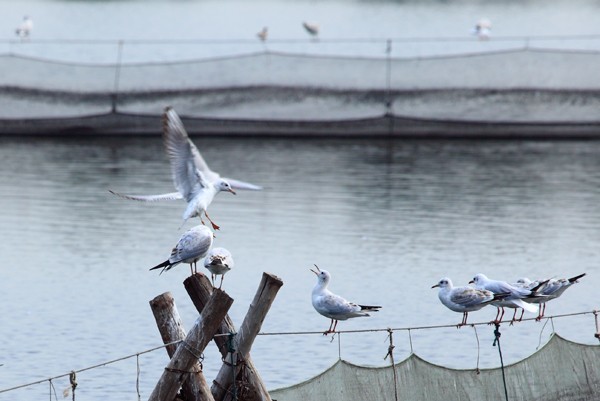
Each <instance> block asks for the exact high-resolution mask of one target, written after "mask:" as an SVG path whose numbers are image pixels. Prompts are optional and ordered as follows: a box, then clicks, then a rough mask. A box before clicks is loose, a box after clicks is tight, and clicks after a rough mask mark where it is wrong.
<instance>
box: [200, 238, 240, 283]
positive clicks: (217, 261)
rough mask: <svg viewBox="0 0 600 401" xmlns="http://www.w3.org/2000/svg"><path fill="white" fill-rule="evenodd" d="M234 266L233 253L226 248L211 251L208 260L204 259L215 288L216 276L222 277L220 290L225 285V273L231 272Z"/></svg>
mask: <svg viewBox="0 0 600 401" xmlns="http://www.w3.org/2000/svg"><path fill="white" fill-rule="evenodd" d="M233 266H234V263H233V256H231V252H229V251H228V250H227V249H225V248H213V249H211V250H210V251H209V252H208V255H207V256H206V259H204V267H206V268H207V269H208V271H209V272H210V276H211V281H212V285H213V287H214V286H215V279H216V276H218V275H220V276H221V284H219V289H220V288H221V286H222V285H223V278H224V276H225V273H227V272H228V271H229V270H231V269H232V268H233Z"/></svg>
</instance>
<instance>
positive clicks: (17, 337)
mask: <svg viewBox="0 0 600 401" xmlns="http://www.w3.org/2000/svg"><path fill="white" fill-rule="evenodd" d="M195 142H196V144H197V145H198V147H199V148H200V150H201V151H202V152H203V153H204V155H205V158H206V159H207V161H208V162H209V164H210V165H211V166H212V167H213V168H214V169H215V170H217V171H220V172H222V173H224V174H226V175H228V176H232V177H236V178H240V179H244V180H248V181H251V182H254V183H257V184H261V185H263V186H265V190H264V191H262V192H242V193H239V194H238V196H235V197H234V196H232V195H230V194H221V195H219V196H218V197H217V199H216V201H215V202H214V203H213V205H212V206H211V216H212V217H213V219H214V220H215V221H216V222H217V223H218V224H220V225H221V226H222V230H221V231H220V232H219V233H218V234H217V238H216V239H215V245H219V246H225V247H227V248H229V249H230V250H231V251H232V253H233V254H234V257H235V259H236V268H235V270H233V271H231V272H230V273H229V274H228V275H227V276H226V278H225V281H224V289H225V290H226V291H227V292H228V293H229V294H230V295H231V296H232V297H233V298H234V299H235V302H234V304H233V306H232V309H231V310H230V314H231V316H232V318H233V320H234V322H236V324H237V325H239V324H240V323H241V321H242V319H243V317H244V315H245V313H246V311H247V309H248V305H249V303H250V301H251V299H252V298H253V296H254V294H255V291H256V288H257V286H258V283H259V281H260V276H261V273H262V272H263V271H267V272H271V273H274V274H276V275H278V276H280V277H281V278H282V279H283V281H284V286H283V287H282V289H281V291H280V292H279V294H278V297H277V299H276V300H275V303H274V305H273V307H272V309H271V311H270V313H269V315H268V316H267V319H266V321H265V323H264V325H263V331H264V332H290V331H317V330H324V329H326V328H327V326H328V324H329V321H328V319H326V318H324V317H322V316H320V315H318V314H317V313H316V312H315V311H314V310H313V308H312V306H311V304H310V292H311V290H312V287H313V285H314V283H315V277H314V275H313V274H312V273H310V272H309V271H308V269H309V268H310V267H311V266H312V265H313V264H314V263H316V264H318V265H319V266H320V267H322V268H325V269H328V270H330V272H331V273H332V276H333V278H332V284H331V287H332V289H333V290H334V291H335V292H337V293H340V294H342V295H345V296H346V297H348V298H351V299H352V300H355V301H359V302H364V303H376V304H381V305H383V310H382V311H381V312H380V313H378V314H375V315H374V316H372V317H370V318H364V319H354V320H351V321H347V322H341V323H340V325H339V326H338V328H339V329H342V330H353V329H371V328H386V327H394V328H399V327H414V326H424V325H437V324H453V323H458V322H459V321H460V318H461V315H460V314H457V313H454V312H451V311H449V310H447V309H446V308H445V307H443V306H442V305H441V304H440V303H439V301H438V299H437V294H436V291H435V290H432V289H431V288H430V287H431V285H433V284H435V283H436V282H437V281H438V280H439V278H441V277H442V276H449V277H451V278H452V279H453V280H454V282H455V284H466V283H467V282H468V281H469V280H470V278H471V277H472V276H473V275H474V274H476V273H478V272H484V273H487V274H488V275H489V276H490V277H493V278H501V279H507V280H514V279H516V278H518V277H520V276H524V275H525V276H529V277H531V278H537V277H548V276H572V275H575V274H578V273H581V272H587V273H588V276H587V277H585V278H584V279H583V280H582V281H581V283H580V284H577V286H576V287H574V288H572V289H570V290H569V291H567V292H566V293H565V294H564V295H563V296H562V297H561V298H560V299H559V300H556V301H553V302H552V303H550V304H549V305H548V310H547V315H552V314H561V313H571V312H582V311H591V310H593V309H598V307H599V303H598V295H597V294H598V292H597V288H598V285H600V278H599V277H600V269H599V267H598V260H599V258H600V247H599V246H598V245H599V241H600V192H599V190H598V188H600V158H599V157H598V154H599V152H600V143H599V142H471V141H456V142H451V141H417V142H411V141H350V140H346V141H334V140H313V141H301V140H290V139H288V140H267V139H261V140H258V139H244V140H241V139H236V140H228V139H208V138H195ZM0 161H1V163H2V171H3V174H2V175H0V188H1V191H2V193H1V199H2V201H1V205H2V207H1V208H0V227H2V231H1V232H2V234H1V235H2V238H1V241H0V255H2V265H1V267H0V272H1V274H0V277H1V280H0V291H1V292H2V294H3V302H2V303H0V319H1V321H0V338H1V339H2V341H0V365H2V366H0V389H3V388H8V387H12V386H15V385H19V384H22V383H26V382H31V381H35V380H38V379H44V378H48V377H51V376H54V375H59V374H63V373H66V372H69V371H70V370H72V369H81V368H84V367H87V366H91V365H94V364H97V363H102V362H105V361H109V360H112V359H115V358H119V357H122V356H125V355H129V354H135V353H137V352H140V351H143V350H146V349H149V348H152V347H154V346H157V345H159V344H160V342H161V341H160V336H159V334H158V330H157V329H156V327H155V324H154V319H153V316H152V313H151V310H150V308H149V305H148V301H149V300H150V299H152V298H154V297H155V296H156V295H159V294H161V293H163V292H165V291H171V292H172V293H173V295H174V296H175V299H176V301H177V306H178V309H179V312H180V314H181V315H182V319H183V320H184V323H185V326H186V327H187V328H189V327H191V325H192V324H193V322H194V321H195V318H196V313H195V310H194V307H193V305H192V304H191V301H189V299H188V298H187V295H186V293H185V290H184V288H183V285H182V281H183V280H184V279H185V278H186V276H187V274H188V267H187V266H180V267H178V268H176V269H174V270H172V271H170V272H168V273H165V274H163V275H161V276H159V275H158V274H155V272H148V268H149V267H151V266H154V265H155V264H157V263H159V262H161V261H163V260H164V259H166V257H167V256H168V254H169V252H170V250H171V247H172V246H173V245H174V244H175V242H176V241H177V239H178V238H179V235H180V234H181V232H182V231H181V230H178V227H179V225H180V224H181V220H180V216H181V213H182V212H183V207H184V205H183V202H173V203H163V204H152V205H144V204H139V203H135V202H127V201H124V200H120V199H117V198H115V197H112V196H111V195H110V194H109V193H108V191H107V190H108V189H109V188H112V189H116V190H122V191H134V192H139V193H156V192H161V191H170V190H172V183H171V181H170V174H169V168H168V162H167V160H166V157H165V155H164V152H163V149H162V144H161V140H160V138H158V137H157V138H128V139H91V138H90V139H81V140H73V139H35V140H31V139H29V140H27V141H25V140H23V141H22V140H19V139H8V138H2V139H0ZM193 224H195V223H191V222H188V224H187V225H186V226H185V228H189V227H191V226H192V225H193ZM494 315H495V309H494V308H489V309H484V310H482V311H480V312H477V313H473V314H471V316H470V321H472V322H475V321H487V320H490V319H492V318H493V316H494ZM553 323H554V327H555V330H556V331H557V332H558V333H560V334H561V335H563V336H564V337H566V338H568V339H571V340H574V341H577V342H582V343H589V344H594V342H595V341H596V340H595V339H594V338H593V333H594V324H593V316H591V315H585V316H581V317H572V318H563V319H555V320H554V322H553ZM542 327H543V324H542V323H535V322H524V323H521V324H518V325H516V326H514V327H504V326H503V328H502V330H503V336H502V341H503V343H502V346H503V353H504V357H505V361H506V362H507V363H512V362H515V361H518V360H520V359H522V358H523V357H525V356H527V355H529V354H531V353H533V352H534V351H535V349H536V347H537V346H538V343H539V342H540V341H541V342H542V344H543V343H545V341H546V340H547V339H548V336H549V334H550V332H551V324H550V323H548V324H547V326H546V327H545V328H544V330H543V331H542ZM478 335H479V339H480V343H481V361H480V367H493V366H498V365H499V361H498V355H497V349H496V348H495V347H492V341H493V333H492V328H488V327H487V326H486V327H483V326H481V327H479V328H478ZM411 340H412V347H413V349H414V351H415V352H416V353H417V354H419V355H420V356H422V357H424V358H425V359H427V360H429V361H431V362H434V363H437V364H442V365H445V366H450V367H460V368H474V367H475V365H476V360H477V340H476V337H475V333H474V331H473V329H472V328H463V329H461V330H456V329H454V328H452V329H442V330H421V331H412V332H411ZM394 341H395V344H396V350H395V351H396V360H401V359H404V358H406V357H407V356H408V355H409V353H410V351H411V342H410V341H409V337H408V336H407V334H406V332H405V331H399V332H396V333H395V335H394ZM596 342H597V341H596ZM387 347H388V343H387V340H386V333H367V334H344V335H343V336H342V337H341V346H340V344H338V340H337V338H336V340H335V341H333V342H330V339H329V338H326V337H323V336H321V335H290V336H261V337H259V338H258V339H257V341H256V343H255V345H254V348H253V351H252V356H253V359H254V361H255V363H256V365H257V367H258V369H259V370H260V372H261V374H262V376H263V378H264V379H265V380H266V382H267V385H268V387H269V388H275V387H280V386H283V385H289V384H294V383H297V382H299V381H302V380H305V379H307V378H310V377H312V376H313V375H316V374H318V373H320V372H321V371H322V370H324V369H325V368H327V367H328V366H330V365H331V364H333V363H334V362H335V360H336V359H337V358H338V356H339V350H341V356H342V357H343V358H344V359H346V360H349V361H351V362H354V363H358V364H367V365H374V366H383V365H385V364H386V363H388V362H386V361H384V360H383V357H384V356H385V354H386V352H387ZM214 348H215V347H213V346H212V345H211V346H209V348H208V349H207V352H206V353H205V354H206V358H205V361H204V367H205V374H206V376H207V379H208V380H209V381H211V380H212V379H213V378H214V375H215V372H216V371H217V370H218V369H219V367H220V356H218V355H217V353H216V351H215V349H214ZM139 362H140V368H141V374H140V386H141V395H142V398H147V397H148V396H149V394H150V392H151V390H152V388H153V386H154V384H155V382H156V380H157V378H158V377H159V376H160V374H161V373H162V368H163V367H164V365H165V364H166V362H167V360H166V354H165V353H164V351H162V350H159V351H155V352H152V353H149V354H144V355H142V356H140V359H139ZM78 381H79V387H78V389H77V392H78V397H85V399H89V400H100V399H106V398H107V397H109V398H111V399H115V400H131V399H133V398H134V397H136V387H135V386H136V359H135V358H133V359H128V360H126V361H123V362H119V363H116V364H112V365H109V366H106V367H103V368H99V369H94V370H91V371H88V372H85V373H81V374H79V375H78ZM54 385H55V388H56V389H57V392H58V393H60V392H61V391H62V389H63V388H65V387H67V385H68V380H67V379H64V378H63V379H58V380H56V381H55V382H54ZM48 392H49V386H48V383H47V382H45V383H43V384H40V385H37V386H33V387H30V388H27V389H23V390H18V391H15V392H9V393H3V394H0V400H14V399H19V400H29V399H30V400H34V399H40V398H42V397H47V396H48Z"/></svg>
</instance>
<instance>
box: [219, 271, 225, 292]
mask: <svg viewBox="0 0 600 401" xmlns="http://www.w3.org/2000/svg"><path fill="white" fill-rule="evenodd" d="M223 277H224V274H221V284H219V289H221V286H222V285H223Z"/></svg>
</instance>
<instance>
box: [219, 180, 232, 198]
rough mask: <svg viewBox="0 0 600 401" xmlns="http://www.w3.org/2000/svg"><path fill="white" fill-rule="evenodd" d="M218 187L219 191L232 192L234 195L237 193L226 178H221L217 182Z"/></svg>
mask: <svg viewBox="0 0 600 401" xmlns="http://www.w3.org/2000/svg"><path fill="white" fill-rule="evenodd" d="M217 189H218V190H219V191H226V192H231V193H232V194H234V195H235V194H236V193H235V191H234V190H233V188H232V187H231V184H229V183H228V182H227V181H225V180H219V182H217Z"/></svg>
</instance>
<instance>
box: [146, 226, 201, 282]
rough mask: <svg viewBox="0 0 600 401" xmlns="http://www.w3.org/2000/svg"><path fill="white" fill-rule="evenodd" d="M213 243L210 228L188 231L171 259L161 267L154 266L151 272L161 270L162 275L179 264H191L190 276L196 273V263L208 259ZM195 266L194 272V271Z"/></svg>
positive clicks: (175, 248) (197, 228) (197, 227)
mask: <svg viewBox="0 0 600 401" xmlns="http://www.w3.org/2000/svg"><path fill="white" fill-rule="evenodd" d="M212 243H213V232H212V231H211V230H210V228H208V227H206V226H202V225H198V226H195V227H192V228H190V229H189V230H187V231H186V232H185V233H183V235H182V236H181V238H179V242H177V245H175V247H174V248H173V250H172V251H171V256H169V259H167V260H165V261H164V262H162V263H161V264H159V265H156V266H154V267H153V268H151V269H150V270H154V269H160V268H161V267H162V268H163V269H162V270H161V271H160V274H162V273H163V272H164V271H166V270H170V269H171V268H172V267H174V266H177V265H178V264H179V263H189V264H190V274H192V275H193V274H194V272H195V271H196V263H197V262H198V261H199V260H200V259H202V258H204V257H206V254H207V253H208V250H209V249H210V247H211V246H212ZM192 265H194V270H192Z"/></svg>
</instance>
